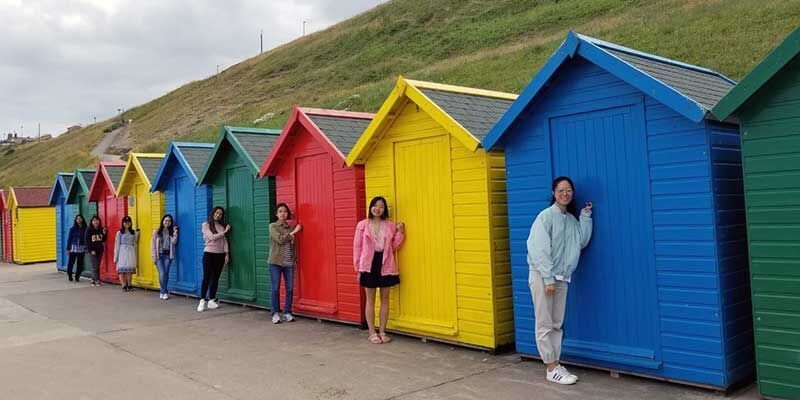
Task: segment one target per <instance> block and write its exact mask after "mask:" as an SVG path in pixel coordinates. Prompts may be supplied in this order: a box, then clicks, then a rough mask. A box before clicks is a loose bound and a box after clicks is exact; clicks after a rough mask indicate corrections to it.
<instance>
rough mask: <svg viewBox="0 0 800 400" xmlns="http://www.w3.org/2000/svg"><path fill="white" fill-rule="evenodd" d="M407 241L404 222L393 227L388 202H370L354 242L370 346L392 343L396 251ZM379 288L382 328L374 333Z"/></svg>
mask: <svg viewBox="0 0 800 400" xmlns="http://www.w3.org/2000/svg"><path fill="white" fill-rule="evenodd" d="M404 238H405V226H404V225H403V223H402V222H400V223H398V224H394V223H393V222H392V221H391V220H389V209H388V207H387V206H386V199H384V198H383V197H380V196H379V197H375V198H374V199H372V201H370V202H369V211H368V213H367V218H366V219H364V220H362V221H360V222H359V223H358V225H357V226H356V236H355V238H354V240H353V264H354V266H355V269H356V273H357V274H358V282H359V284H360V285H361V286H362V287H364V289H365V290H366V291H367V301H366V304H365V306H364V314H366V318H367V326H368V327H369V342H370V343H373V344H380V343H389V342H390V341H391V338H389V336H387V335H386V324H387V322H388V321H389V293H390V290H391V288H392V286H396V285H397V284H399V283H400V275H399V274H400V273H399V271H398V270H397V263H396V262H395V254H394V253H395V251H397V249H399V248H400V246H401V245H402V244H403V239H404ZM378 288H380V293H381V311H380V328H379V330H378V332H377V333H376V332H375V292H376V291H377V290H378Z"/></svg>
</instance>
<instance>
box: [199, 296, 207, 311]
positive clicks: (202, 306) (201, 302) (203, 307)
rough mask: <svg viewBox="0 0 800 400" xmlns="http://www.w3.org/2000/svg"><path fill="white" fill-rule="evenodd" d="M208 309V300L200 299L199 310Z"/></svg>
mask: <svg viewBox="0 0 800 400" xmlns="http://www.w3.org/2000/svg"><path fill="white" fill-rule="evenodd" d="M205 310H206V301H205V300H203V299H200V304H198V305H197V312H203V311H205Z"/></svg>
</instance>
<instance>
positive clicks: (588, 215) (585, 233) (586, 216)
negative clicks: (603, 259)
mask: <svg viewBox="0 0 800 400" xmlns="http://www.w3.org/2000/svg"><path fill="white" fill-rule="evenodd" d="M580 224H581V230H580V234H581V249H583V248H585V247H586V246H587V245H589V240H590V239H591V238H592V224H593V222H592V212H591V211H589V212H585V211H581V218H580Z"/></svg>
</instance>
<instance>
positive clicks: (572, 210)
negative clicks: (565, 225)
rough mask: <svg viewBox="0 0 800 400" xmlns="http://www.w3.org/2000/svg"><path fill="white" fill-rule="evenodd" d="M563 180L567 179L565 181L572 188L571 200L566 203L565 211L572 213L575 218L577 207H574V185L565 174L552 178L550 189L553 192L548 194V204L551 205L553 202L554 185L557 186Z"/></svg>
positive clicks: (554, 195) (554, 199)
mask: <svg viewBox="0 0 800 400" xmlns="http://www.w3.org/2000/svg"><path fill="white" fill-rule="evenodd" d="M563 181H567V183H569V186H570V187H571V188H572V201H570V202H569V204H567V212H568V213H570V214H572V215H574V216H575V218H578V207H575V185H574V184H573V183H572V179H569V178H568V177H566V176H559V177H558V178H556V179H553V189H552V191H553V193H552V195H551V196H550V205H551V206H552V205H553V204H555V202H556V194H555V191H556V187H558V184H559V183H561V182H563Z"/></svg>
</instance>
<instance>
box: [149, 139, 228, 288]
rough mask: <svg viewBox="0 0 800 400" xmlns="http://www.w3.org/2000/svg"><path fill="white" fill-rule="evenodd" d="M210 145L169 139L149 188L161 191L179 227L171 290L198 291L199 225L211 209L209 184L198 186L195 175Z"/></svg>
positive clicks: (201, 171) (201, 245) (210, 148)
mask: <svg viewBox="0 0 800 400" xmlns="http://www.w3.org/2000/svg"><path fill="white" fill-rule="evenodd" d="M213 149H214V145H213V144H211V143H186V142H170V144H169V150H168V151H167V154H166V155H165V156H164V159H163V161H162V162H161V166H160V167H159V169H158V173H157V175H156V178H155V179H154V180H153V186H152V187H151V188H150V190H151V191H159V192H162V193H164V196H165V197H164V198H165V202H166V204H165V206H166V212H167V214H171V215H172V216H173V217H174V218H175V224H176V225H177V226H178V227H179V232H180V234H179V235H178V246H177V247H176V249H175V251H176V252H177V254H176V255H175V259H174V260H173V262H172V267H171V268H170V272H169V286H168V290H169V291H171V292H177V293H183V294H188V295H192V296H198V295H199V294H200V284H201V283H202V279H203V269H202V268H203V266H202V265H203V245H204V242H203V233H202V232H201V230H200V225H202V223H203V221H205V220H206V219H207V218H208V213H209V212H210V211H211V187H210V186H208V185H199V186H198V184H197V178H198V176H200V175H201V174H202V173H203V168H204V167H205V165H206V162H208V159H209V157H211V152H212V150H213ZM159 222H160V221H159ZM150 233H152V232H148V235H149V234H150Z"/></svg>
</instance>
